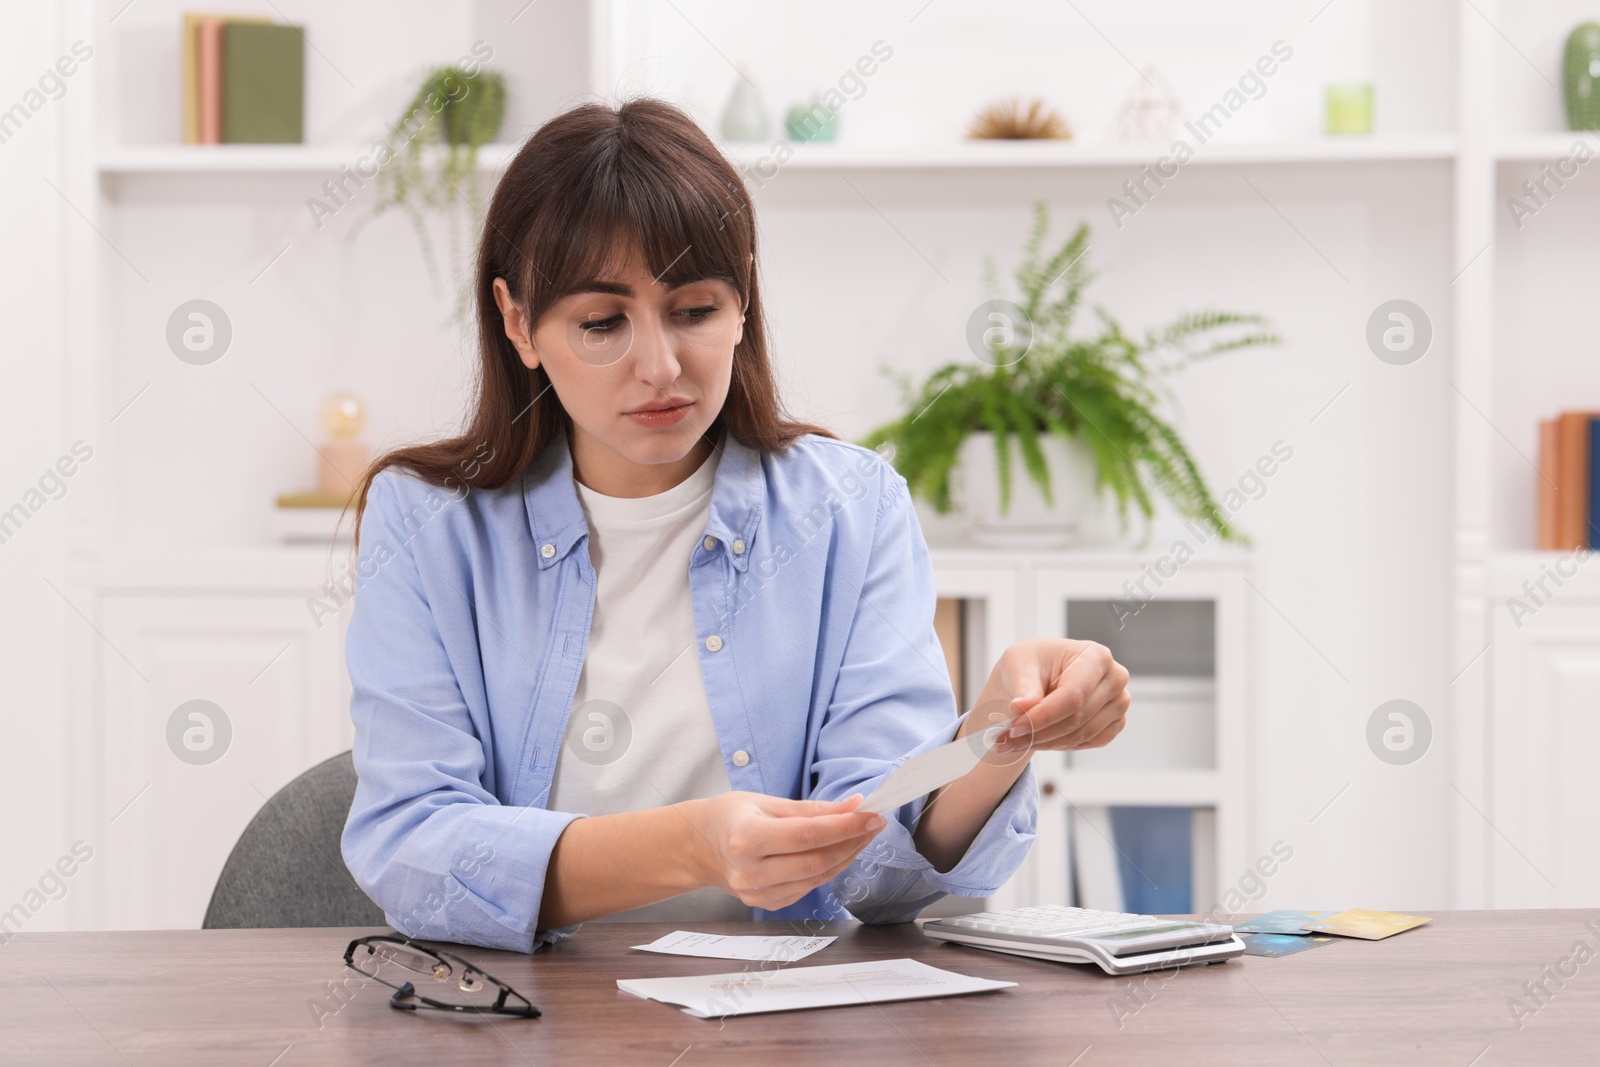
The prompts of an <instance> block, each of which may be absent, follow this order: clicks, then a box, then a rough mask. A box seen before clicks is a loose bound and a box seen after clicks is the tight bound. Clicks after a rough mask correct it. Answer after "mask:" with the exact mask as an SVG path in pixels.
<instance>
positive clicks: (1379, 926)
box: [1305, 908, 1433, 941]
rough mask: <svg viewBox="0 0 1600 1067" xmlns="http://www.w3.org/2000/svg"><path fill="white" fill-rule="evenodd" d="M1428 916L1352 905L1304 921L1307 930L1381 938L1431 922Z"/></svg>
mask: <svg viewBox="0 0 1600 1067" xmlns="http://www.w3.org/2000/svg"><path fill="white" fill-rule="evenodd" d="M1431 922H1433V920H1432V919H1425V918H1423V917H1422V916H1421V915H1401V914H1400V913H1399V912H1393V911H1369V910H1368V909H1366V908H1352V909H1350V910H1349V911H1341V912H1340V913H1339V914H1337V915H1330V916H1328V917H1327V918H1326V919H1318V920H1317V921H1316V922H1313V923H1307V924H1306V927H1305V928H1306V929H1307V930H1314V931H1316V932H1317V933H1319V934H1338V935H1339V936H1340V937H1359V938H1362V939H1363V940H1366V941H1382V940H1383V939H1384V938H1386V937H1393V936H1394V935H1395V934H1398V933H1402V932H1404V931H1406V930H1410V929H1412V928H1413V927H1417V926H1421V925H1422V924H1423V923H1431Z"/></svg>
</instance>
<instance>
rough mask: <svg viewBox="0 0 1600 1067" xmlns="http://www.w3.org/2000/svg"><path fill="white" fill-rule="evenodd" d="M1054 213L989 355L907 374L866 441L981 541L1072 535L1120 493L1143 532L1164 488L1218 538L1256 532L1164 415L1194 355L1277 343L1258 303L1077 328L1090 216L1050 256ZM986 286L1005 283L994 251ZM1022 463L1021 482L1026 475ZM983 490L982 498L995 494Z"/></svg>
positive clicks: (1032, 249)
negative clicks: (1146, 326)
mask: <svg viewBox="0 0 1600 1067" xmlns="http://www.w3.org/2000/svg"><path fill="white" fill-rule="evenodd" d="M1048 228H1049V218H1048V212H1047V210H1046V207H1045V204H1044V203H1043V202H1042V201H1040V202H1039V203H1037V204H1035V206H1034V225H1033V230H1032V233H1031V235H1030V237H1029V240H1028V243H1027V246H1026V249H1025V252H1024V259H1023V262H1022V264H1021V266H1020V267H1018V268H1017V271H1016V275H1015V277H1016V283H1017V287H1018V289H1019V290H1020V293H1021V302H1020V303H1019V304H1007V303H1006V302H1005V301H998V300H996V301H990V304H989V305H986V307H990V306H994V305H1005V306H1006V307H1008V308H1009V309H1010V313H1011V314H1010V317H1012V318H1014V319H1015V320H1016V321H1014V322H1011V323H1008V324H1007V325H1008V327H1009V328H1007V329H990V330H986V331H983V333H982V341H981V343H974V344H973V348H974V352H975V353H976V354H978V355H979V357H980V358H979V359H978V360H967V361H963V362H960V363H950V364H947V365H945V366H943V367H940V368H939V369H938V370H936V371H934V372H933V373H932V374H931V375H929V376H928V377H927V378H926V379H925V380H924V381H923V382H922V384H921V385H920V386H913V385H912V384H911V383H910V382H909V380H907V379H905V378H904V377H903V376H902V377H901V389H902V392H903V394H904V398H905V404H906V413H905V414H904V415H902V416H901V417H900V418H898V419H896V420H895V421H893V422H890V423H887V424H885V425H883V426H880V427H878V428H877V429H876V430H874V431H872V433H871V434H869V435H868V436H867V438H866V439H865V440H864V441H863V442H862V443H863V444H865V445H866V446H867V447H869V448H878V449H880V450H882V451H885V452H886V453H887V454H888V455H890V456H891V458H892V462H893V463H894V465H895V467H896V469H898V470H899V471H900V473H901V474H902V475H904V476H905V479H906V482H907V483H908V485H909V486H910V487H911V491H912V493H913V494H915V495H916V496H918V497H920V498H922V499H924V500H926V501H927V502H928V503H930V504H931V505H932V506H933V508H934V510H935V511H937V512H940V513H948V512H951V511H953V510H957V508H958V506H959V509H960V510H962V511H964V512H966V513H967V516H968V518H969V520H971V522H972V523H973V527H974V535H975V538H976V539H978V540H980V541H984V542H988V543H992V544H1008V545H1023V544H1028V545H1039V544H1048V543H1059V542H1061V541H1064V540H1068V539H1070V538H1071V536H1072V535H1073V534H1074V533H1075V532H1077V527H1078V524H1079V523H1080V522H1081V521H1082V519H1083V518H1084V517H1085V516H1086V515H1087V513H1088V511H1089V510H1090V507H1091V505H1092V504H1093V503H1094V501H1095V499H1096V498H1097V497H1099V496H1101V495H1103V494H1105V493H1106V492H1108V491H1109V493H1110V494H1111V495H1112V496H1113V497H1115V499H1116V505H1117V516H1118V519H1119V521H1120V523H1121V526H1122V529H1123V530H1124V531H1125V532H1126V530H1127V528H1128V522H1129V513H1130V511H1131V510H1133V509H1137V510H1138V512H1139V513H1140V515H1141V516H1142V517H1143V520H1144V524H1145V537H1146V539H1148V535H1149V529H1150V519H1151V518H1152V516H1153V515H1154V514H1155V500H1156V495H1157V494H1160V495H1161V496H1165V497H1166V498H1167V499H1168V500H1170V501H1171V502H1172V504H1173V506H1174V508H1175V509H1176V510H1177V512H1178V513H1179V514H1180V515H1181V516H1182V517H1184V518H1187V519H1190V520H1192V521H1193V522H1195V523H1197V524H1199V525H1201V526H1202V527H1204V528H1207V529H1210V530H1211V531H1213V532H1214V533H1215V534H1216V535H1219V536H1220V537H1221V538H1222V539H1223V540H1226V541H1234V542H1241V543H1242V542H1247V541H1248V538H1247V537H1246V536H1245V535H1244V534H1243V533H1241V532H1240V531H1239V530H1237V529H1236V528H1235V527H1234V526H1232V525H1231V524H1230V523H1229V522H1228V520H1227V517H1226V515H1224V514H1223V512H1222V511H1221V509H1220V508H1219V507H1218V506H1217V503H1216V500H1215V499H1214V498H1213V497H1212V495H1211V491H1210V489H1209V488H1208V487H1207V486H1206V483H1205V479H1203V478H1202V477H1201V475H1200V471H1199V468H1198V467H1197V466H1196V465H1195V462H1194V458H1193V457H1192V456H1191V455H1190V453H1189V450H1188V447H1187V446H1186V445H1185V444H1184V442H1183V439H1182V438H1181V437H1179V435H1178V432H1177V431H1176V430H1175V429H1174V428H1173V427H1172V425H1171V423H1170V422H1168V421H1167V419H1166V418H1164V417H1163V416H1162V414H1161V413H1160V409H1161V407H1162V403H1161V402H1162V392H1161V389H1160V386H1161V378H1162V377H1163V376H1164V375H1165V374H1167V373H1170V372H1171V371H1173V370H1175V369H1177V368H1179V367H1181V366H1183V365H1184V364H1186V363H1189V362H1192V361H1194V360H1200V359H1205V358H1208V357H1210V356H1214V355H1218V354H1220V353H1223V352H1230V351H1234V350H1236V349H1242V348H1252V347H1256V346H1259V345H1269V344H1276V343H1277V342H1278V338H1277V336H1276V335H1275V334H1273V333H1271V332H1270V331H1269V330H1268V329H1267V328H1266V320H1265V319H1263V318H1262V317H1261V316H1259V315H1249V314H1240V313H1236V312H1228V311H1202V312H1197V313H1191V314H1186V315H1180V316H1179V317H1178V318H1176V319H1174V320H1173V321H1171V322H1170V323H1168V324H1167V325H1165V326H1162V327H1159V328H1157V329H1154V330H1151V331H1149V332H1147V333H1145V334H1144V335H1143V336H1140V337H1135V336H1131V335H1130V334H1128V333H1127V332H1126V331H1124V330H1123V328H1122V326H1121V324H1120V323H1118V321H1117V320H1116V319H1115V318H1113V317H1112V315H1111V314H1110V313H1109V312H1107V311H1106V310H1105V309H1104V308H1102V307H1098V306H1097V307H1095V309H1094V311H1095V317H1096V319H1097V322H1098V326H1097V328H1096V329H1095V330H1094V331H1093V332H1089V333H1075V332H1074V331H1073V329H1072V327H1073V324H1074V320H1075V317H1076V314H1077V312H1078V310H1079V305H1080V303H1081V302H1082V297H1083V291H1084V288H1085V287H1086V286H1087V285H1088V283H1089V282H1090V281H1091V280H1092V277H1093V275H1092V274H1091V272H1090V271H1089V269H1088V266H1087V264H1086V262H1085V254H1086V253H1087V252H1088V249H1089V228H1088V225H1087V224H1080V225H1079V226H1078V228H1077V230H1076V231H1075V232H1074V233H1073V234H1072V236H1071V237H1070V238H1068V240H1067V241H1066V243H1065V244H1063V245H1062V246H1061V248H1060V249H1059V250H1057V251H1056V252H1055V254H1054V255H1052V256H1050V257H1049V258H1048V259H1042V256H1041V251H1042V247H1043V242H1044V237H1045V233H1046V231H1047V230H1048ZM984 278H985V281H986V283H987V285H988V287H989V289H990V291H991V292H998V290H999V285H998V280H997V276H996V271H995V267H994V262H993V259H992V258H990V257H986V258H985V269H984ZM1019 460H1020V463H1021V466H1022V469H1023V471H1024V472H1025V474H1026V476H1027V477H1026V480H1025V481H1023V482H1022V483H1020V484H1019V483H1018V480H1017V479H1016V478H1015V477H1014V474H1013V468H1014V465H1015V464H1016V463H1017V462H1018V461H1019ZM986 497H987V499H986Z"/></svg>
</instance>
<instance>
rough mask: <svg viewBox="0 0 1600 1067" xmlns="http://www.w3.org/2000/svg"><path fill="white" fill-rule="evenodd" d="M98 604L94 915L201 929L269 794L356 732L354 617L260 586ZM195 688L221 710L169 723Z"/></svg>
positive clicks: (115, 922)
mask: <svg viewBox="0 0 1600 1067" xmlns="http://www.w3.org/2000/svg"><path fill="white" fill-rule="evenodd" d="M100 614H101V625H100V630H101V633H102V635H103V637H104V638H105V640H104V641H102V642H100V643H99V649H100V652H99V658H98V670H99V692H100V701H99V708H98V718H99V722H98V728H97V730H96V737H97V738H98V742H99V743H98V746H97V749H98V751H97V752H96V753H95V754H94V755H95V759H96V762H97V764H98V766H97V772H98V773H97V774H96V776H95V779H96V781H97V782H98V783H99V792H100V794H101V795H100V796H99V797H98V798H96V799H97V802H96V803H95V805H94V809H93V810H95V811H98V812H100V813H102V814H101V817H100V820H99V827H98V831H97V833H98V839H97V840H95V841H94V842H93V845H94V846H95V858H94V862H93V863H92V864H89V865H88V868H89V869H92V870H93V871H94V872H95V873H96V876H97V878H98V879H99V883H98V884H99V886H100V887H101V892H100V893H99V894H98V900H99V905H100V906H99V908H98V909H96V910H97V911H98V912H99V916H98V918H99V922H100V924H101V925H103V926H105V927H109V928H113V929H152V928H187V929H194V928H197V927H198V926H199V925H200V922H201V920H202V918H203V917H204V915H205V910H206V905H207V904H208V903H209V901H210V899H211V890H212V887H213V886H214V885H215V883H216V879H217V875H218V874H219V873H220V872H221V870H222V865H223V863H224V861H225V860H226V859H227V857H228V853H229V852H230V851H231V850H232V849H233V846H234V843H235V842H236V841H237V840H238V837H239V834H240V833H241V832H242V831H243V830H244V828H245V826H246V824H247V823H249V821H250V819H251V818H252V817H253V816H254V815H255V813H256V812H257V810H259V809H260V808H261V806H262V805H263V804H265V803H266V801H267V798H268V797H270V796H272V794H273V793H274V792H275V791H276V790H277V789H278V788H280V787H281V786H283V785H284V784H286V783H287V782H289V781H290V780H291V779H292V778H294V777H295V776H296V775H298V774H299V773H300V772H302V771H304V770H306V769H307V768H309V767H311V766H312V765H314V764H316V763H317V762H319V761H321V760H323V759H326V758H327V757H329V756H332V755H335V754H336V753H338V752H341V751H343V750H344V749H347V748H349V747H350V744H351V738H352V728H351V726H350V716H349V681H348V678H347V676H346V673H345V669H344V653H343V636H344V635H343V620H342V619H334V618H328V619H326V620H325V622H324V624H323V625H321V626H320V627H319V626H318V624H317V621H316V620H314V619H313V617H312V615H311V613H310V612H309V611H308V610H307V608H306V602H305V598H304V596H291V595H273V594H264V593H263V594H249V595H161V594H140V595H108V596H106V597H105V598H104V599H103V600H102V602H101V613H100ZM196 700H201V701H208V702H210V703H211V704H213V705H215V706H216V707H217V708H219V709H221V713H220V715H217V714H214V713H211V712H210V711H209V709H206V708H202V707H199V706H190V707H189V708H188V709H186V711H185V712H184V714H183V715H182V716H180V717H179V721H178V723H177V725H176V726H174V725H173V718H174V713H175V712H177V711H178V710H179V708H180V706H183V705H186V704H188V703H189V702H190V701H196ZM196 711H199V712H200V713H201V714H200V717H195V714H194V713H195V712H196Z"/></svg>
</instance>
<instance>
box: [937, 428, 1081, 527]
mask: <svg viewBox="0 0 1600 1067" xmlns="http://www.w3.org/2000/svg"><path fill="white" fill-rule="evenodd" d="M1006 444H1007V446H1008V447H1009V449H1010V451H1011V506H1010V508H1009V509H1008V510H1007V511H1006V513H1005V514H1001V512H1000V471H999V468H998V463H997V457H996V456H995V449H994V434H992V433H987V432H983V433H973V434H969V435H968V436H967V439H966V440H965V441H963V442H962V443H961V451H960V452H959V453H958V454H957V457H956V465H955V469H954V470H952V471H951V484H950V490H951V497H952V500H953V502H954V503H955V505H956V507H957V508H959V509H960V510H961V512H962V513H963V514H964V515H965V516H966V517H967V520H968V522H969V524H970V528H971V532H972V538H973V540H974V541H977V542H978V543H979V544H983V545H989V546H992V547H997V548H1052V547H1057V546H1060V545H1065V544H1069V543H1070V542H1072V541H1073V540H1074V539H1075V538H1076V537H1077V536H1078V534H1079V530H1080V527H1081V526H1082V524H1083V522H1084V521H1085V520H1086V519H1087V518H1088V517H1089V515H1090V513H1091V512H1092V511H1093V509H1094V501H1095V485H1094V478H1095V460H1094V453H1093V452H1092V451H1090V449H1089V446H1088V445H1086V444H1084V443H1083V442H1082V441H1081V440H1079V439H1077V438H1070V439H1069V438H1063V437H1060V436H1058V435H1056V434H1048V435H1042V436H1040V438H1039V448H1040V450H1041V451H1042V452H1043V453H1044V458H1045V465H1046V466H1047V467H1048V468H1049V471H1050V492H1051V495H1052V496H1053V497H1054V498H1055V502H1054V504H1053V505H1051V504H1047V503H1045V499H1044V494H1043V493H1041V492H1040V491H1039V486H1038V485H1037V484H1036V483H1035V482H1034V480H1033V479H1032V478H1031V477H1030V476H1029V475H1028V470H1027V467H1025V466H1024V465H1023V461H1022V450H1021V448H1020V447H1019V446H1018V444H1017V442H1016V440H1015V439H1014V438H1007V440H1006Z"/></svg>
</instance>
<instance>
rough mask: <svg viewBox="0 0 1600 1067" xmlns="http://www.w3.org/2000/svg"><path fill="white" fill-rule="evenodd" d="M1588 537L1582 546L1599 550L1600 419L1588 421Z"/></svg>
mask: <svg viewBox="0 0 1600 1067" xmlns="http://www.w3.org/2000/svg"><path fill="white" fill-rule="evenodd" d="M1588 533H1589V536H1588V537H1587V538H1586V539H1585V540H1584V542H1583V543H1584V544H1586V545H1588V546H1589V547H1590V548H1600V419H1590V420H1589V531H1588Z"/></svg>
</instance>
